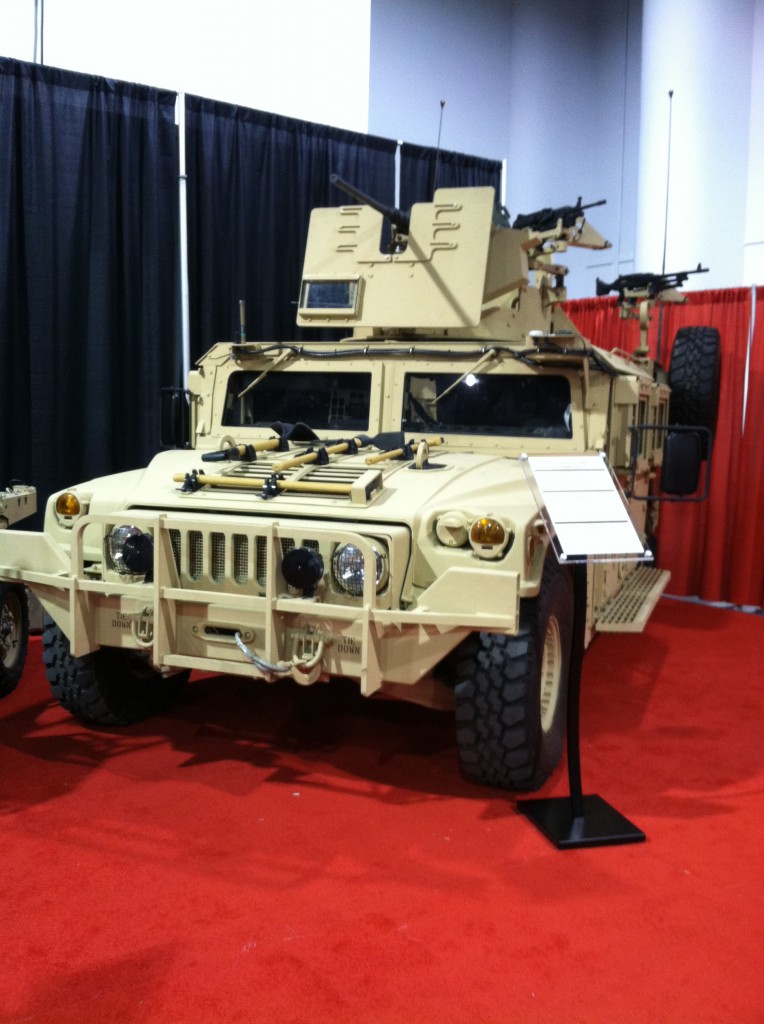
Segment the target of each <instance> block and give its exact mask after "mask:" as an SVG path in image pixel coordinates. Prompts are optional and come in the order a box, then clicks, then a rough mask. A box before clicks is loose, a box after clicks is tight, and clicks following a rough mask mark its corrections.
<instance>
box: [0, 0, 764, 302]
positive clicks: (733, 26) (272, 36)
mask: <svg viewBox="0 0 764 1024" xmlns="http://www.w3.org/2000/svg"><path fill="white" fill-rule="evenodd" d="M44 7H45V54H44V56H45V63H46V64H51V65H57V66H60V67H65V68H71V69H74V70H77V71H84V72H88V73H91V74H98V75H104V76H106V77H109V78H119V79H126V80H128V81H139V82H143V83H145V84H148V85H156V86H161V87H165V88H169V89H173V90H177V91H185V92H192V93H197V94H199V95H202V96H208V97H211V98H214V99H221V100H225V101H227V102H231V103H239V104H241V105H243V106H249V107H255V108H258V109H262V110H272V111H275V112H277V113H282V114H285V115H288V116H292V117H299V118H304V119H305V120H309V121H316V122H318V123H324V124H331V125H335V126H338V127H343V128H349V129H352V130H356V131H370V132H372V133H373V134H376V135H382V136H385V137H387V138H401V139H404V140H405V141H408V142H415V143H421V144H423V145H428V146H434V145H435V144H436V142H437V138H438V122H439V115H440V101H441V100H445V101H446V106H445V108H444V111H443V113H444V117H443V133H442V145H443V146H444V148H446V149H450V150H457V151H461V152H465V153H475V154H477V155H479V156H485V157H490V158H493V159H506V161H507V191H506V197H505V201H506V203H507V206H508V207H509V209H510V212H511V213H512V214H513V215H514V214H517V213H521V212H529V211H530V210H533V209H535V208H538V207H541V206H549V205H552V206H557V205H563V204H567V203H571V202H574V201H575V199H576V198H577V197H578V195H579V194H581V195H583V197H584V200H585V201H586V200H593V199H600V198H606V199H607V201H608V202H607V206H605V207H603V208H600V209H596V210H593V211H592V213H591V215H590V216H591V219H592V222H593V223H594V224H595V226H596V227H597V228H598V229H599V230H600V231H601V232H602V233H603V234H604V235H605V236H606V237H607V238H609V239H610V240H611V242H612V243H613V248H612V249H611V250H609V251H607V252H605V253H600V254H591V253H586V252H581V253H577V252H572V253H569V254H568V256H567V257H566V262H567V263H568V265H569V266H570V267H571V275H570V277H569V279H568V282H569V294H570V295H571V297H577V296H582V295H591V294H593V293H594V285H595V278H596V277H597V276H599V277H602V278H604V279H610V278H612V277H615V276H617V275H618V274H619V273H626V272H628V271H630V270H639V271H658V270H660V269H661V264H662V257H663V242H664V216H665V208H666V177H667V175H666V170H667V163H666V158H667V134H668V109H669V107H668V90H669V89H673V90H674V98H673V103H672V147H671V181H670V188H669V218H668V236H667V247H666V268H667V269H668V270H672V269H674V270H677V269H687V268H689V267H692V266H695V265H696V264H697V263H698V261H702V263H703V264H704V265H707V266H708V267H709V268H710V272H709V273H708V274H701V275H697V276H695V277H691V278H690V280H689V281H688V283H687V285H686V287H687V288H707V287H735V286H739V285H743V284H750V283H756V282H758V283H763V282H764V189H762V187H761V183H762V182H763V181H764V0H545V2H544V3H539V2H538V0H469V2H468V0H281V2H280V3H278V4H275V3H272V2H270V0H268V2H266V0H214V2H211V0H153V2H149V0H121V2H120V0H45V5H44ZM34 8H35V3H34V0H2V2H0V53H2V54H3V55H5V56H9V57H17V58H19V59H21V60H32V59H33V55H34Z"/></svg>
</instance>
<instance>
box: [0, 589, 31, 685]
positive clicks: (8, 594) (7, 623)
mask: <svg viewBox="0 0 764 1024" xmlns="http://www.w3.org/2000/svg"><path fill="white" fill-rule="evenodd" d="M28 636H29V604H28V602H27V592H26V590H25V589H24V588H23V587H22V586H20V585H19V584H17V583H0V697H6V696H7V695H8V694H9V693H12V692H13V691H14V690H15V689H16V687H17V686H18V682H19V680H20V679H21V674H22V672H23V671H24V662H25V661H26V657H27V642H28Z"/></svg>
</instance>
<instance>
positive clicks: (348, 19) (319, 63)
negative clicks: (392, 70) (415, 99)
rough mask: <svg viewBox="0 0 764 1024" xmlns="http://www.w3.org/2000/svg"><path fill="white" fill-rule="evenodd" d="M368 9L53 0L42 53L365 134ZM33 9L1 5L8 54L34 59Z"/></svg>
mask: <svg viewBox="0 0 764 1024" xmlns="http://www.w3.org/2000/svg"><path fill="white" fill-rule="evenodd" d="M370 6H371V0H320V2H317V0H280V2H279V3H277V4H276V3H271V2H267V0H214V2H209V0H45V3H44V11H45V31H44V47H45V48H44V62H45V64H48V65H52V66H55V67H61V68H67V69H69V70H73V71H84V72H86V73H88V74H92V75H102V76H104V77H106V78H116V79H122V80H124V81H128V82H140V83H142V84H144V85H153V86H159V87H161V88H166V89H171V90H174V91H177V92H188V93H195V94H196V95H200V96H206V97H209V98H211V99H217V100H225V101H226V102H229V103H236V104H239V105H241V106H246V107H254V108H256V109H258V110H269V111H273V112H275V113H279V114H285V115H287V116H289V117H297V118H302V119H304V120H306V121H315V122H318V123H320V124H331V125H334V126H336V127H339V128H348V129H351V130H353V131H360V132H366V131H367V130H368V108H369V33H370V17H371V16H370ZM34 11H35V4H34V0H3V2H2V3H0V53H2V55H3V56H5V57H15V58H17V59H19V60H26V61H32V60H33V58H34V24H35V18H34ZM38 55H39V54H38Z"/></svg>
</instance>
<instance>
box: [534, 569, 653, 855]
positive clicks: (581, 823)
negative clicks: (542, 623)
mask: <svg viewBox="0 0 764 1024" xmlns="http://www.w3.org/2000/svg"><path fill="white" fill-rule="evenodd" d="M573 571H574V577H573V586H574V599H575V602H574V610H573V639H572V645H571V652H570V670H569V677H568V780H569V788H570V797H549V798H547V799H538V800H520V801H518V804H517V808H518V810H519V811H520V813H521V814H524V815H525V816H526V817H527V818H528V819H530V821H532V822H533V823H534V825H536V827H537V828H538V829H539V830H540V831H541V832H543V833H544V835H545V836H546V837H547V839H550V840H551V841H552V842H553V843H554V844H555V846H556V847H557V848H558V849H559V850H570V849H574V848H577V847H581V846H615V845H617V844H622V843H640V842H642V841H643V840H644V839H645V833H644V832H642V831H641V830H640V829H638V828H637V827H636V826H635V825H633V824H632V823H631V822H630V821H629V820H628V819H627V818H624V816H623V815H622V814H620V813H619V812H618V811H617V810H616V809H615V808H614V807H611V806H610V804H608V803H607V802H606V801H605V800H603V799H602V798H601V797H599V796H584V795H583V788H582V785H581V744H580V711H581V669H582V666H583V660H584V648H585V646H586V601H587V563H586V561H581V562H576V563H574V570H573Z"/></svg>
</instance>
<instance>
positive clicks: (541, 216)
mask: <svg viewBox="0 0 764 1024" xmlns="http://www.w3.org/2000/svg"><path fill="white" fill-rule="evenodd" d="M606 202H607V199H598V200H597V202H596V203H583V204H582V203H581V196H579V197H578V202H577V203H576V204H575V206H558V207H556V208H555V207H551V206H545V207H544V208H543V210H536V211H535V213H520V214H518V215H517V217H515V223H514V224H513V225H512V227H513V228H515V229H520V228H530V229H531V230H532V231H554V229H555V228H556V227H557V225H558V224H559V222H560V221H562V226H563V227H564V228H572V227H574V225H575V223H576V221H577V220H578V218H579V217H580V216H582V214H583V212H584V210H590V209H591V208H592V207H593V206H604V205H605V203H606Z"/></svg>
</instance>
